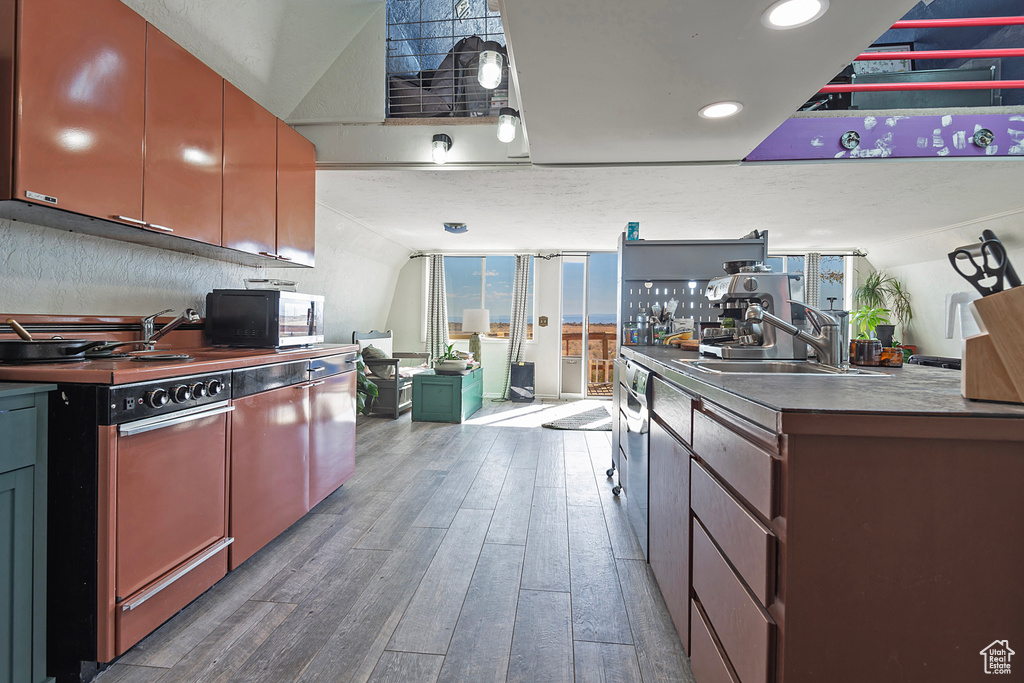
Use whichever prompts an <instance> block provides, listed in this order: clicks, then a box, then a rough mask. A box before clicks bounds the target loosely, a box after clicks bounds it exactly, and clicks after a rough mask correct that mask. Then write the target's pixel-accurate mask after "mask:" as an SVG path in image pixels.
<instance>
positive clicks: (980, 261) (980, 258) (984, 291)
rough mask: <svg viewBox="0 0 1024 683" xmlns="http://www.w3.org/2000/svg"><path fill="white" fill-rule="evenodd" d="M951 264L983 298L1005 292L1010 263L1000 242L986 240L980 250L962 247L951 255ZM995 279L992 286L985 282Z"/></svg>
mask: <svg viewBox="0 0 1024 683" xmlns="http://www.w3.org/2000/svg"><path fill="white" fill-rule="evenodd" d="M949 262H950V263H951V264H953V268H954V269H955V270H956V272H957V273H959V274H960V277H962V278H963V279H965V280H967V281H968V282H970V283H971V285H972V286H973V287H974V288H975V289H976V290H978V292H979V293H980V294H981V295H982V296H988V295H989V294H995V293H997V292H1001V291H1003V280H1004V278H1005V275H1006V267H1007V264H1008V263H1009V262H1008V260H1007V258H1006V249H1005V248H1004V247H1003V244H1002V242H1000V241H999V240H985V241H984V242H982V243H981V248H980V249H978V250H975V249H967V248H965V247H960V248H959V249H956V250H954V251H952V252H950V254H949ZM991 278H994V281H993V282H992V283H991V284H988V285H983V284H981V282H982V281H983V280H989V279H991Z"/></svg>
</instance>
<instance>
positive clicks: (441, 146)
mask: <svg viewBox="0 0 1024 683" xmlns="http://www.w3.org/2000/svg"><path fill="white" fill-rule="evenodd" d="M451 148H452V139H451V138H450V137H448V136H447V135H445V134H444V133H438V134H437V135H435V136H434V139H433V141H432V142H431V150H430V155H431V158H432V159H433V160H434V163H435V164H443V163H445V162H446V161H448V150H450V149H451Z"/></svg>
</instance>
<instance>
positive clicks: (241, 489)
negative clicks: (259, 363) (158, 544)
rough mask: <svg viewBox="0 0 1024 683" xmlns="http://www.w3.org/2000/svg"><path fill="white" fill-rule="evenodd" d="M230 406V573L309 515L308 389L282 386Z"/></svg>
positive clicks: (302, 385) (301, 386)
mask: <svg viewBox="0 0 1024 683" xmlns="http://www.w3.org/2000/svg"><path fill="white" fill-rule="evenodd" d="M233 404H234V406H235V412H234V414H233V417H232V421H233V424H232V432H231V514H230V518H229V519H230V534H231V536H232V537H234V539H235V542H234V543H232V544H231V546H230V558H231V559H230V566H231V569H234V568H235V567H237V566H238V565H240V564H241V563H242V562H244V561H245V560H247V559H249V557H251V556H252V554H253V553H255V552H256V551H257V550H259V549H260V548H262V547H263V546H265V545H266V544H267V543H269V542H270V541H272V540H273V539H274V538H275V537H276V536H277V535H278V534H280V533H281V532H282V531H284V530H285V529H287V528H288V527H290V526H291V525H292V524H294V523H295V522H296V521H297V520H298V519H299V518H300V517H302V516H303V515H304V514H306V512H307V511H308V510H309V493H308V491H309V388H308V387H307V386H306V385H304V384H300V385H291V386H285V387H281V388H279V389H274V390H272V391H265V392H262V393H259V394H254V395H252V396H246V397H245V398H240V399H235V400H234V401H233Z"/></svg>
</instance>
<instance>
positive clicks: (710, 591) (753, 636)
mask: <svg viewBox="0 0 1024 683" xmlns="http://www.w3.org/2000/svg"><path fill="white" fill-rule="evenodd" d="M693 592H694V593H695V594H696V596H697V599H698V601H699V602H700V604H701V606H702V607H703V608H704V611H705V612H706V613H707V617H708V622H709V623H710V626H711V629H712V630H713V632H714V633H715V635H716V636H718V640H719V641H720V642H721V644H722V649H723V650H724V652H725V654H726V656H727V657H728V659H729V662H730V663H731V664H732V667H733V669H735V671H736V674H737V676H738V678H739V679H740V681H741V683H767V682H768V681H769V677H770V673H771V664H772V654H773V653H772V650H773V648H774V628H775V625H774V622H772V620H771V617H769V616H768V614H767V613H766V612H765V611H764V609H763V608H762V607H760V606H759V605H758V604H757V602H756V601H755V600H754V599H753V598H752V597H751V596H750V594H749V593H748V592H747V589H746V588H745V587H744V585H743V582H742V581H741V580H740V578H739V577H738V576H736V573H735V572H733V570H732V569H731V568H730V567H729V564H728V563H727V562H726V561H725V558H724V557H722V554H721V553H720V552H718V549H717V548H715V546H714V544H713V543H712V542H711V539H710V538H708V535H707V533H706V532H705V531H704V528H703V527H702V526H701V525H700V523H699V522H698V521H697V520H696V519H694V523H693Z"/></svg>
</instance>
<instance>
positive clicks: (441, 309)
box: [427, 254, 448, 359]
mask: <svg viewBox="0 0 1024 683" xmlns="http://www.w3.org/2000/svg"><path fill="white" fill-rule="evenodd" d="M447 346H448V298H447V296H446V295H445V288H444V255H442V254H431V255H430V284H429V289H428V290H427V351H428V352H430V357H431V359H435V358H437V357H439V356H441V355H443V354H444V352H445V349H446V348H447Z"/></svg>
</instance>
